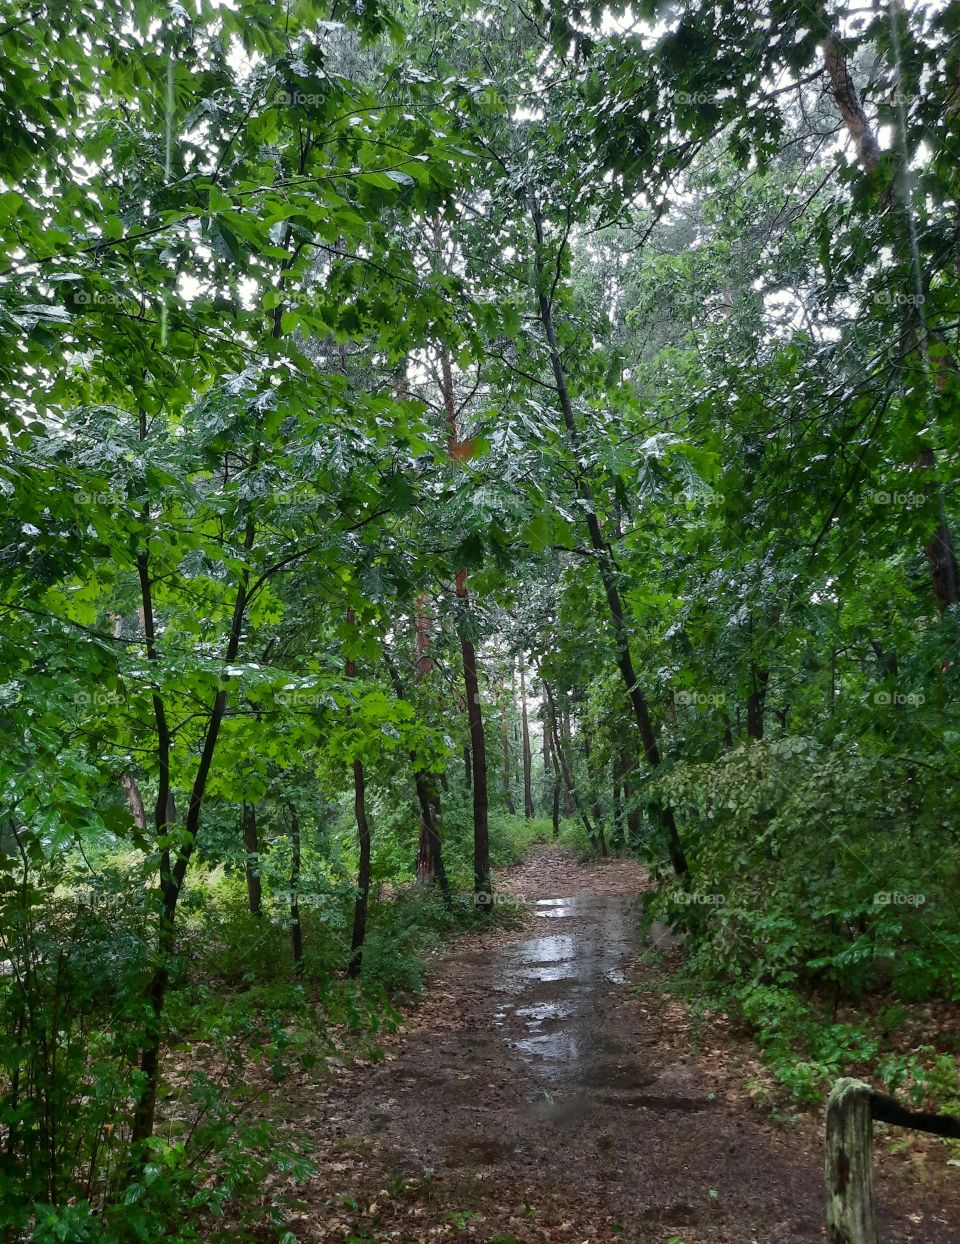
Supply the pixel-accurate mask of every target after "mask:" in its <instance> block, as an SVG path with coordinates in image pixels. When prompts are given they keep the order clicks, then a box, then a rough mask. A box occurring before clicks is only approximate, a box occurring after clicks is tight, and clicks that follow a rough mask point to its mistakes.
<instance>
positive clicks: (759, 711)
mask: <svg viewBox="0 0 960 1244" xmlns="http://www.w3.org/2000/svg"><path fill="white" fill-rule="evenodd" d="M769 681H770V671H769V670H768V669H758V668H757V666H756V665H755V664H754V663H753V662H751V663H750V682H751V688H750V694H749V695H748V696H747V734H748V735H749V736H750V738H751V739H762V738H763V710H764V706H765V704H766V701H767V684H768V682H769Z"/></svg>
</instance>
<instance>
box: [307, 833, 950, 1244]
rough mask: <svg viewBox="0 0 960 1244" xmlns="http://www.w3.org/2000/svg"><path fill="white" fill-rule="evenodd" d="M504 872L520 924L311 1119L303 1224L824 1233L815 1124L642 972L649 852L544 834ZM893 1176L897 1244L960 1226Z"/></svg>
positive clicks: (441, 987)
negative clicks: (789, 1122) (727, 1058)
mask: <svg viewBox="0 0 960 1244" xmlns="http://www.w3.org/2000/svg"><path fill="white" fill-rule="evenodd" d="M503 882H504V886H505V888H506V889H508V890H510V891H512V892H513V893H514V894H517V895H521V896H523V897H524V899H525V900H526V902H527V904H528V906H529V909H530V910H531V913H532V914H531V916H530V918H529V920H528V921H527V922H526V924H525V926H524V927H523V928H522V929H519V930H516V931H509V932H503V931H497V932H493V933H490V934H486V935H482V936H477V937H475V938H474V937H471V938H467V939H464V941H463V942H461V943H459V944H458V945H457V946H455V947H454V948H453V949H452V950H451V951H450V952H449V953H448V954H447V955H445V956H444V957H443V959H442V961H441V962H440V964H439V965H438V970H437V972H436V975H435V984H434V988H433V990H432V992H431V996H430V1000H429V1002H428V1003H427V1004H426V1005H425V1006H424V1008H423V1009H422V1010H421V1011H420V1012H418V1014H417V1016H416V1018H415V1020H414V1023H413V1025H412V1026H411V1027H410V1028H409V1029H408V1030H407V1031H406V1032H405V1033H404V1034H403V1035H402V1037H401V1038H400V1039H399V1040H398V1041H397V1042H396V1043H395V1045H394V1046H393V1047H392V1048H391V1050H390V1056H389V1058H388V1060H387V1061H384V1062H382V1063H378V1064H375V1065H372V1066H365V1067H361V1068H360V1069H351V1070H349V1071H346V1072H345V1073H344V1076H343V1079H342V1080H341V1081H340V1084H339V1085H338V1088H337V1091H336V1092H335V1093H334V1095H333V1096H332V1097H331V1098H330V1100H329V1101H328V1103H327V1104H326V1106H325V1108H324V1109H323V1111H322V1114H323V1117H322V1119H317V1120H316V1126H317V1130H318V1132H319V1135H318V1140H319V1145H318V1156H319V1160H320V1163H321V1164H322V1166H323V1168H324V1175H323V1179H322V1181H318V1185H317V1186H316V1187H315V1188H314V1189H313V1195H311V1196H310V1197H309V1200H310V1204H309V1205H306V1206H304V1211H303V1214H302V1216H300V1217H299V1220H298V1221H297V1222H295V1223H294V1224H292V1225H293V1226H294V1229H295V1231H296V1234H297V1236H298V1238H300V1239H304V1240H325V1241H326V1240H330V1241H333V1240H338V1241H340V1240H350V1239H352V1240H354V1241H364V1242H365V1244H366V1242H367V1241H378V1242H379V1241H386V1240H400V1241H404V1242H410V1244H413V1242H419V1241H424V1240H435V1239H436V1240H458V1239H459V1240H478V1241H490V1242H493V1241H499V1242H500V1244H509V1242H511V1241H521V1242H523V1244H527V1242H528V1241H529V1242H531V1244H532V1242H533V1241H539V1240H555V1241H576V1242H578V1244H580V1242H586V1241H590V1242H592V1241H594V1240H597V1241H599V1240H615V1239H617V1240H623V1241H631V1242H633V1244H653V1242H655V1241H656V1242H657V1244H665V1242H666V1241H674V1242H675V1244H681V1242H682V1244H695V1242H697V1241H701V1242H706V1241H730V1242H734V1244H781V1242H783V1241H797V1242H803V1244H805V1242H807V1241H810V1242H812V1241H820V1240H822V1239H823V1231H822V1226H821V1224H822V1209H821V1204H822V1192H821V1187H822V1175H821V1165H820V1164H821V1158H820V1152H819V1145H818V1138H817V1134H816V1131H815V1130H814V1128H813V1126H812V1125H809V1124H808V1125H806V1126H801V1127H799V1128H797V1129H790V1128H788V1127H782V1128H778V1127H776V1126H775V1125H774V1124H773V1123H772V1122H771V1120H770V1118H769V1114H768V1113H765V1112H764V1111H762V1110H760V1109H759V1108H757V1107H755V1106H753V1105H752V1104H751V1103H750V1101H749V1100H747V1099H746V1098H745V1097H743V1096H742V1095H741V1094H740V1093H739V1091H738V1086H731V1084H730V1083H729V1081H726V1082H725V1081H724V1079H723V1078H722V1075H721V1073H719V1072H718V1071H717V1069H716V1067H715V1066H714V1065H713V1064H708V1063H707V1062H706V1061H703V1060H699V1059H697V1058H696V1057H694V1056H693V1055H691V1054H690V1052H689V1040H688V1037H687V1035H686V1033H682V1032H681V1033H678V1032H677V1031H675V1029H674V1028H672V1027H671V1023H670V1018H669V1017H670V1015H671V1013H673V1014H675V1013H676V1008H667V1010H663V1008H662V1007H660V1006H659V1005H657V1004H656V1000H655V999H646V1000H645V998H644V995H643V993H642V991H641V992H640V993H639V994H638V993H637V991H636V988H635V987H634V986H633V985H632V981H634V980H635V978H636V972H635V961H636V957H637V954H638V952H639V951H640V950H641V949H643V946H642V945H641V944H640V942H639V939H638V934H637V920H636V910H635V908H636V902H637V895H638V893H639V892H640V891H641V889H642V888H643V886H644V878H643V874H642V872H641V871H640V870H639V868H638V867H637V866H636V865H634V864H631V863H624V862H615V863H610V864H606V865H602V866H601V865H596V866H585V865H578V864H576V863H575V862H573V861H572V860H571V858H570V856H569V855H567V854H566V853H565V852H563V851H561V850H560V849H558V848H555V847H543V848H540V849H539V850H538V851H536V852H535V853H534V854H533V855H532V856H531V858H530V859H529V860H528V862H527V863H526V864H525V865H524V866H523V867H522V868H521V869H519V870H513V872H512V873H511V874H510V875H509V876H507V877H506V878H504V879H503ZM881 1192H882V1193H884V1192H885V1193H886V1199H885V1200H884V1198H883V1196H882V1197H881V1208H882V1211H883V1219H882V1223H883V1234H882V1239H883V1242H884V1244H907V1242H912V1244H951V1242H953V1241H958V1242H960V1223H958V1222H953V1221H952V1218H951V1216H950V1214H949V1212H948V1210H946V1209H944V1208H938V1207H937V1206H936V1205H934V1204H932V1203H930V1202H929V1201H928V1200H927V1199H926V1195H927V1194H925V1192H924V1190H923V1189H921V1188H917V1187H913V1188H904V1187H898V1188H896V1189H893V1188H890V1187H887V1188H885V1187H884V1185H883V1184H881Z"/></svg>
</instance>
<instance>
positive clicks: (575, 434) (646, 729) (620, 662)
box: [530, 196, 688, 876]
mask: <svg viewBox="0 0 960 1244" xmlns="http://www.w3.org/2000/svg"><path fill="white" fill-rule="evenodd" d="M530 208H531V213H532V215H533V223H534V229H535V232H536V243H537V245H536V266H537V278H538V280H537V285H538V289H539V295H538V299H539V307H540V322H541V324H542V325H543V331H544V334H545V336H546V339H547V349H548V352H549V355H550V364H551V367H552V370H553V378H554V382H555V384H556V389H557V397H558V398H559V401H560V410H561V413H562V415H563V422H564V427H565V429H566V433H567V440H568V442H569V445H570V448H571V450H572V451H573V452H574V454H576V455H578V456H579V451H580V433H579V430H578V428H577V421H576V417H575V415H574V412H573V403H572V401H571V399H570V391H569V389H568V387H567V377H566V372H565V370H564V366H563V357H562V355H561V353H560V346H559V344H558V343H557V335H556V331H555V329H554V324H553V304H552V301H551V297H550V294H549V292H548V288H549V287H548V285H547V283H546V281H547V278H546V274H545V273H544V270H543V246H544V238H543V216H542V214H541V212H540V209H539V207H538V206H537V204H536V203H535V202H534V201H533V198H532V196H531V198H530ZM577 492H578V494H579V497H580V500H581V502H582V503H583V509H584V516H585V519H586V524H587V531H588V534H589V536H590V544H591V547H592V548H593V551H594V552H595V553H596V555H597V559H596V560H597V569H598V570H599V572H600V581H601V583H602V585H603V590H604V594H605V596H606V598H607V607H608V609H609V613H610V618H611V621H612V623H613V632H614V639H615V640H616V645H617V668H618V669H619V670H620V675H621V677H622V678H623V682H624V687H625V689H626V693H627V698H628V700H629V702H630V705H631V708H632V709H633V715H634V719H635V721H636V723H637V729H638V731H639V733H640V738H641V740H642V742H643V750H644V753H645V754H646V758H647V763H648V764H649V765H650V767H651V768H654V769H656V768H658V767H659V765H660V750H659V748H658V747H657V740H656V735H655V733H654V729H653V724H652V722H651V720H650V711H649V708H648V707H647V701H646V697H645V696H644V694H643V691H642V690H641V687H640V683H639V680H638V678H637V675H636V673H635V671H634V668H633V657H632V656H631V654H630V632H629V629H628V627H627V621H626V615H625V612H624V608H623V601H622V599H621V597H620V589H619V587H618V585H617V570H616V566H615V565H614V561H613V557H612V554H611V551H610V548H609V546H608V545H607V544H606V542H605V541H604V539H603V533H602V531H601V530H600V520H599V519H598V518H597V513H596V507H595V505H594V501H593V494H592V491H591V489H590V485H589V483H588V482H587V480H586V478H585V477H584V476H583V475H582V474H580V475H578V476H577ZM659 817H660V822H661V824H662V825H663V828H664V830H665V831H666V835H667V851H668V854H669V856H670V862H671V863H672V865H673V868H674V871H675V872H676V874H677V875H678V876H685V875H686V873H687V872H688V868H687V859H686V855H685V854H684V850H683V844H682V843H681V841H680V835H679V833H678V832H677V826H676V821H675V819H674V815H673V809H672V808H669V807H664V808H661V809H660V811H659Z"/></svg>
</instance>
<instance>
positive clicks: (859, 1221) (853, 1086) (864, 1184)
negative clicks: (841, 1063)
mask: <svg viewBox="0 0 960 1244" xmlns="http://www.w3.org/2000/svg"><path fill="white" fill-rule="evenodd" d="M872 1095H873V1090H872V1089H871V1088H870V1085H869V1084H864V1083H863V1082H862V1081H861V1080H851V1079H849V1078H844V1079H842V1080H838V1081H837V1083H836V1084H835V1085H834V1086H833V1092H832V1093H831V1094H830V1099H829V1101H828V1102H827V1125H826V1145H825V1148H826V1158H825V1161H824V1174H825V1176H826V1182H827V1240H828V1241H829V1244H878V1236H877V1213H876V1205H875V1201H874V1194H873V1118H872V1114H871V1098H872Z"/></svg>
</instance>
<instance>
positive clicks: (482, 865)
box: [435, 222, 493, 907]
mask: <svg viewBox="0 0 960 1244" xmlns="http://www.w3.org/2000/svg"><path fill="white" fill-rule="evenodd" d="M435 236H436V239H437V249H438V251H439V248H440V233H439V222H438V223H437V225H436V229H435ZM440 387H441V391H442V395H443V408H444V411H445V412H446V416H447V429H448V448H449V453H450V461H451V462H462V461H463V460H464V459H465V458H468V457H469V456H470V452H469V450H470V447H469V445H468V444H465V443H464V442H463V441H461V439H460V428H459V425H458V422H457V416H458V414H459V412H458V410H457V406H456V400H455V397H454V391H453V370H452V368H451V366H450V353H449V351H448V350H447V348H446V346H443V347H441V350H440ZM454 591H455V593H456V596H457V603H458V606H459V608H458V615H457V632H458V634H459V636H460V655H461V657H462V660H463V688H464V692H465V695H466V700H467V722H468V725H469V728H470V759H471V764H472V769H473V773H472V776H473V783H472V785H473V890H474V895H475V898H476V901H477V904H478V906H480V907H492V904H493V878H492V875H491V872H490V825H489V800H488V797H487V745H486V740H485V739H484V734H483V708H482V705H481V703H480V684H479V681H478V679H477V653H476V649H475V648H474V645H473V640H472V639H471V638H470V634H469V631H470V624H469V615H470V594H469V592H468V590H467V572H466V570H464V569H461V570H458V571H457V575H456V579H455V581H454Z"/></svg>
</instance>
